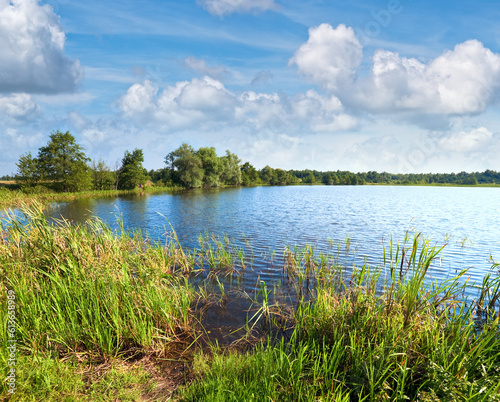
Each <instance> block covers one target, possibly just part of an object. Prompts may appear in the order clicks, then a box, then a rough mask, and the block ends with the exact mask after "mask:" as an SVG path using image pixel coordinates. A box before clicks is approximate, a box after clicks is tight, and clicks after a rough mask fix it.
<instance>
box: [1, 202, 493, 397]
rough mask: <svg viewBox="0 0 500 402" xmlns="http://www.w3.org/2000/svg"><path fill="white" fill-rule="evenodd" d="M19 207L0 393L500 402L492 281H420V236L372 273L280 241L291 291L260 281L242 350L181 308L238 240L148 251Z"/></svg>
mask: <svg viewBox="0 0 500 402" xmlns="http://www.w3.org/2000/svg"><path fill="white" fill-rule="evenodd" d="M24 214H25V218H24V221H22V220H21V219H18V218H13V220H12V222H11V224H10V225H7V224H4V225H3V227H2V228H1V231H0V232H1V238H0V280H1V282H2V289H1V293H2V294H1V296H0V300H1V302H0V320H1V321H0V322H1V323H2V325H0V339H1V342H2V345H1V347H2V354H1V360H0V369H1V370H3V373H4V378H5V377H7V376H8V378H7V380H6V381H4V382H2V385H1V388H0V398H3V399H10V400H13V401H15V400H18V401H29V400H32V401H38V400H44V401H59V400H69V401H71V400H76V401H78V400H96V401H97V400H99V401H107V400H124V401H125V400H129V401H135V400H167V399H169V398H171V399H172V400H182V401H266V400H270V401H271V400H272V401H314V400H317V401H358V400H365V401H385V400H387V401H392V400H400V401H403V400H418V401H469V400H470V401H498V400H499V399H500V331H499V318H498V313H499V312H500V311H497V310H498V309H499V299H500V281H499V278H498V276H496V275H488V276H487V277H486V278H485V281H484V282H483V283H482V284H481V285H480V286H478V289H477V291H478V299H477V301H476V302H471V301H469V302H468V303H467V304H465V303H463V302H462V301H461V300H462V295H463V290H464V287H465V286H467V285H463V281H462V280H461V277H462V278H463V276H464V275H465V272H462V273H460V275H459V276H458V277H457V278H452V279H450V280H448V281H446V282H445V283H441V284H432V283H429V281H426V276H427V270H428V269H429V266H430V265H431V263H432V261H433V259H434V258H435V257H436V256H438V255H439V252H440V251H441V250H440V249H437V248H435V247H432V246H431V245H430V243H429V242H428V241H426V240H424V239H422V238H421V236H419V235H416V236H414V237H407V238H406V239H405V241H404V243H403V244H401V245H395V246H394V247H393V246H392V245H391V246H390V248H389V249H387V250H384V260H385V266H384V267H383V270H382V269H371V270H370V269H369V268H368V267H359V268H355V269H354V270H352V271H349V272H347V271H345V270H344V269H343V267H340V266H339V265H338V264H337V263H336V262H335V260H334V259H331V258H327V257H324V256H316V255H315V253H313V251H312V250H311V249H310V248H306V249H304V250H299V249H289V248H287V249H286V250H285V252H284V255H283V279H284V281H286V282H288V283H290V284H292V286H295V289H296V292H295V293H296V294H297V295H298V298H297V299H295V300H294V303H295V304H294V305H293V306H292V305H291V304H289V305H282V304H281V305H279V304H277V302H273V301H272V300H273V299H272V292H270V291H268V290H267V289H266V287H265V284H262V291H261V293H260V295H259V298H258V300H259V301H258V308H257V309H256V310H255V311H252V312H249V317H250V318H249V321H248V325H247V338H248V340H253V344H254V346H253V347H251V348H250V349H247V350H246V351H241V350H238V349H237V348H229V349H227V348H221V347H218V346H216V345H213V346H212V347H211V349H207V348H203V349H202V348H201V347H200V344H199V343H198V342H197V340H199V338H200V336H201V334H202V333H203V329H202V328H201V327H200V324H199V322H198V321H197V318H196V317H197V312H196V305H197V302H198V300H199V299H200V298H204V299H205V300H206V299H208V298H209V295H207V294H206V289H205V290H194V289H193V287H192V285H191V284H190V282H189V281H188V280H187V278H188V277H189V276H190V275H192V274H193V272H194V271H195V268H196V267H195V265H196V264H198V269H199V267H200V266H206V267H207V269H208V270H209V271H210V273H211V274H212V275H209V276H210V277H211V278H212V279H213V278H214V277H215V278H216V277H217V275H228V274H234V275H237V274H238V272H239V271H238V270H237V269H236V266H237V265H238V264H239V265H240V271H242V270H244V261H245V258H244V256H242V251H241V250H238V249H234V248H231V246H230V245H229V244H228V243H227V242H226V241H224V242H219V243H217V242H215V243H213V242H212V245H210V244H209V242H208V240H207V241H205V242H204V243H203V244H204V246H202V247H201V249H200V251H199V252H198V254H196V252H194V251H193V252H191V253H188V252H184V251H183V250H182V249H181V248H180V247H179V245H178V242H177V241H176V237H175V234H174V236H173V237H172V239H171V241H170V242H169V243H168V244H167V245H164V246H162V245H159V244H152V243H151V242H149V241H148V240H147V239H146V238H144V237H143V236H141V235H140V234H139V233H135V234H130V233H126V232H124V231H122V232H121V233H113V232H112V231H111V230H110V229H109V227H108V226H107V225H105V224H103V223H102V222H100V221H99V220H90V221H88V222H87V223H86V224H85V225H79V226H74V225H71V224H69V223H68V222H66V221H59V222H57V224H55V225H50V224H48V222H47V221H46V219H45V217H44V216H43V214H42V212H41V211H40V209H39V208H37V207H35V208H29V209H24ZM468 286H470V285H468ZM306 295H308V297H307V298H306V297H305V296H306ZM219 297H220V295H219ZM220 299H221V300H222V299H223V297H220ZM276 300H277V299H276ZM12 306H14V307H12ZM12 312H14V313H12ZM13 314H14V316H13ZM257 327H258V328H259V329H260V331H259V334H262V333H264V334H265V336H264V337H261V338H260V339H255V337H254V335H255V332H254V329H255V328H257ZM252 337H253V338H252ZM11 340H16V342H15V343H14V342H10V341H11ZM13 344H15V348H14V349H13V347H12V345H13ZM12 362H14V363H15V365H13V364H12ZM12 368H14V369H15V372H14V384H15V392H14V393H11V392H9V389H12V387H11V385H10V384H11V383H12V382H13V381H12V371H11V369H12Z"/></svg>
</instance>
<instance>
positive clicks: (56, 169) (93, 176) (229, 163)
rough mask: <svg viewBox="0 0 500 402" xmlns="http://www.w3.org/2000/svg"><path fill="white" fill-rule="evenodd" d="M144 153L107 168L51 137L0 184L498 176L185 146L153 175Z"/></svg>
mask: <svg viewBox="0 0 500 402" xmlns="http://www.w3.org/2000/svg"><path fill="white" fill-rule="evenodd" d="M143 162H144V154H143V151H142V149H134V150H133V151H128V150H126V151H125V152H124V156H123V158H122V160H121V162H117V163H115V166H114V167H113V168H112V167H110V166H109V165H108V164H107V163H106V162H105V161H104V160H102V159H99V160H98V161H96V160H91V159H90V158H88V157H87V156H86V155H85V152H84V149H83V147H82V146H81V145H79V144H77V143H76V140H75V138H74V137H73V135H71V134H70V133H69V132H66V133H61V132H60V131H55V132H53V133H52V134H51V135H50V137H49V141H48V143H47V145H46V146H44V147H41V148H40V149H39V151H38V155H37V156H32V155H31V153H26V154H24V155H22V156H21V157H20V158H19V161H18V162H17V164H16V165H17V172H16V174H14V175H12V176H3V177H0V180H4V181H6V180H13V181H15V184H12V185H11V186H12V187H20V188H21V189H22V190H23V191H24V192H27V193H30V192H31V193H38V192H43V191H49V190H51V191H56V192H79V191H89V190H133V189H136V188H144V187H145V186H157V187H183V188H201V187H219V186H253V185H296V184H325V185H363V184H396V185H427V184H439V185H446V184H449V185H495V184H500V172H496V171H493V170H486V171H484V172H475V173H467V172H460V173H418V174H415V173H408V174H393V173H387V172H382V173H379V172H375V171H370V172H364V173H353V172H349V171H341V170H337V171H327V172H322V171H317V170H309V169H305V170H283V169H279V168H272V167H270V166H265V167H264V168H262V169H256V168H255V167H254V166H253V165H252V164H251V163H250V162H245V163H242V161H241V159H240V158H238V156H237V155H236V154H234V153H232V152H230V151H229V150H227V151H226V153H225V155H223V156H218V155H217V153H216V150H215V148H213V147H201V148H199V149H197V150H195V149H194V148H193V147H192V146H190V145H189V144H186V143H183V144H182V145H181V146H180V147H179V148H177V149H176V150H174V151H172V152H170V153H169V154H168V155H166V156H165V166H164V167H162V168H159V169H156V170H154V169H153V170H149V171H148V170H147V169H145V168H144V167H143Z"/></svg>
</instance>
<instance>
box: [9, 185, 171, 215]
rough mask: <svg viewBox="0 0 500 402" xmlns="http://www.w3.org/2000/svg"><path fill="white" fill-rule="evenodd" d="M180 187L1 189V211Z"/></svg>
mask: <svg viewBox="0 0 500 402" xmlns="http://www.w3.org/2000/svg"><path fill="white" fill-rule="evenodd" d="M178 190H180V188H178V187H154V186H148V187H145V188H144V189H143V190H139V189H135V190H89V191H82V192H76V193H60V192H53V191H50V190H47V189H45V190H44V191H39V192H34V193H30V192H25V191H22V190H20V189H8V188H5V187H0V211H1V210H2V209H8V208H15V207H20V206H22V205H32V204H34V203H39V204H49V203H51V202H67V201H73V200H77V199H83V198H101V197H119V196H123V195H133V194H159V193H165V192H170V191H178Z"/></svg>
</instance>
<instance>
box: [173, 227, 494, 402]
mask: <svg viewBox="0 0 500 402" xmlns="http://www.w3.org/2000/svg"><path fill="white" fill-rule="evenodd" d="M440 251H441V248H437V247H435V246H432V245H431V244H430V242H429V241H428V240H425V239H423V238H422V236H420V235H417V234H416V235H414V236H413V237H411V236H407V237H406V238H405V240H404V242H403V243H402V244H396V245H391V248H390V250H388V252H387V254H386V265H387V266H386V267H385V268H386V269H387V272H388V274H387V276H386V277H385V278H384V276H383V275H382V274H383V272H384V270H383V269H370V268H368V267H367V266H362V267H359V268H355V269H354V270H353V271H352V272H351V273H350V275H346V273H343V272H342V270H341V269H339V267H336V266H335V264H330V265H328V264H323V269H322V270H320V271H319V270H318V269H317V267H320V266H321V261H322V260H321V259H320V258H316V260H315V261H312V260H310V259H309V257H310V258H313V257H312V256H311V255H308V252H307V250H306V254H304V253H302V254H300V253H298V252H291V251H290V250H287V251H286V253H285V256H286V257H287V258H288V260H286V261H287V264H288V268H289V269H287V272H290V273H294V275H297V276H299V280H300V275H302V277H303V279H304V278H305V280H307V277H309V276H310V274H311V272H313V267H314V266H315V267H316V270H315V272H316V274H315V275H316V277H318V276H320V277H321V278H322V280H317V281H315V296H314V297H313V298H311V299H309V301H308V302H306V301H304V302H302V303H299V304H298V307H297V309H296V311H295V314H294V326H295V328H294V331H293V334H292V335H291V338H290V339H289V340H287V341H285V337H281V338H268V339H267V340H265V341H263V342H261V343H260V344H259V345H258V346H257V347H256V348H255V349H254V350H253V351H251V352H247V353H244V354H241V353H238V352H234V351H233V352H229V353H225V354H224V353H221V351H220V350H217V349H215V350H214V352H213V354H212V356H207V355H201V354H200V355H199V356H198V357H197V360H196V363H195V366H194V367H195V371H196V374H197V376H198V378H199V379H198V380H197V381H195V382H193V383H192V384H191V385H190V386H189V387H187V388H185V389H183V391H182V394H181V395H182V397H181V399H182V400H186V401H188V400H189V401H191V400H200V401H201V400H203V401H239V400H247V401H252V400H253V401H263V400H279V401H312V400H317V401H319V400H321V401H327V400H328V401H348V400H350V401H358V400H360V401H393V400H396V401H403V400H420V401H462V400H463V401H498V400H500V332H499V318H498V315H496V314H495V313H494V309H493V306H492V303H493V302H495V303H497V302H498V279H497V278H494V279H492V278H491V277H490V278H487V279H485V280H486V282H485V283H483V284H482V286H481V287H480V291H479V295H480V297H479V299H478V300H476V302H475V303H469V304H466V303H465V302H464V300H463V299H462V298H461V296H462V293H463V290H464V287H465V286H467V283H466V282H465V283H464V281H463V280H462V279H461V277H462V276H463V275H464V272H462V273H460V274H459V275H458V276H457V277H455V278H453V279H450V280H448V281H446V282H444V283H441V284H436V283H432V282H431V281H429V280H428V278H427V272H428V269H429V266H430V265H431V263H432V261H433V260H434V259H435V258H436V257H437V256H438V255H439V253H440ZM293 267H295V269H292V268H293ZM342 275H343V279H342V280H341V281H339V279H338V278H339V276H342ZM339 283H340V284H341V286H340V288H339V287H338V284H339ZM493 304H494V303H493ZM481 309H482V310H481ZM485 309H486V310H487V311H488V314H482V321H481V325H480V326H478V325H477V322H476V320H475V317H476V316H477V313H478V311H479V310H481V311H484V310H485ZM271 310H272V309H271V308H270V306H269V304H268V298H267V297H265V298H264V302H263V305H262V308H261V310H260V314H261V316H262V317H263V318H265V325H269V317H270V314H269V313H270V311H271Z"/></svg>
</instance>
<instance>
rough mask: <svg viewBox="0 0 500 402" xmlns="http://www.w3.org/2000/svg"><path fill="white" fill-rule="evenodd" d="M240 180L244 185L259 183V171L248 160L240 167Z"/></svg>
mask: <svg viewBox="0 0 500 402" xmlns="http://www.w3.org/2000/svg"><path fill="white" fill-rule="evenodd" d="M240 170H241V182H242V184H243V185H244V186H249V185H251V184H258V183H260V178H259V172H257V169H255V168H254V167H253V166H252V165H251V164H250V163H249V162H245V163H244V164H243V165H242V166H241V167H240Z"/></svg>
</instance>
